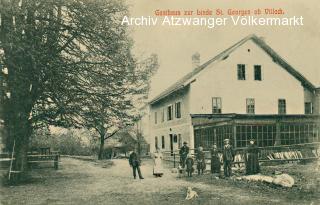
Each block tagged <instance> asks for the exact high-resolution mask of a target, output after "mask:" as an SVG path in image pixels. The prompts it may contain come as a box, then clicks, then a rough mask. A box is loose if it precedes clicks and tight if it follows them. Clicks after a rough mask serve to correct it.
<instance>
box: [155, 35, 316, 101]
mask: <svg viewBox="0 0 320 205" xmlns="http://www.w3.org/2000/svg"><path fill="white" fill-rule="evenodd" d="M249 40H252V41H253V42H254V43H255V44H256V45H258V46H259V47H260V48H262V49H263V50H264V51H265V52H266V53H267V54H268V55H269V56H270V57H271V58H272V59H273V61H274V62H275V63H277V64H279V65H280V66H281V67H282V68H284V69H285V70H286V71H288V72H289V73H290V74H291V75H292V76H293V77H295V78H296V79H297V80H299V81H300V82H301V84H302V85H303V86H305V87H307V88H308V89H310V90H314V89H315V86H314V85H313V84H312V83H311V82H310V81H309V80H307V79H306V78H305V77H304V76H303V75H302V74H301V73H299V72H298V71H297V70H295V69H294V68H293V67H292V66H291V65H289V64H288V63H287V62H286V61H285V60H284V59H283V58H281V57H280V56H279V55H278V54H277V53H276V52H275V51H274V50H273V49H272V48H271V47H270V46H268V45H267V44H266V43H265V42H264V41H263V40H262V39H261V38H259V37H257V36H256V35H254V34H252V35H249V36H247V37H245V38H243V39H242V40H240V41H239V42H237V43H236V44H234V45H233V46H231V47H230V48H228V49H226V50H224V51H223V52H221V53H220V54H218V55H217V56H215V57H213V58H212V59H210V60H209V61H207V62H206V63H204V64H202V65H201V66H199V67H197V68H195V69H194V70H193V71H191V72H190V73H188V74H187V75H185V76H184V77H182V78H181V79H180V80H178V81H177V82H176V83H174V84H173V85H171V86H170V87H169V88H167V89H166V90H164V91H163V92H162V93H160V94H159V95H157V96H156V97H155V98H153V99H152V100H151V101H150V102H149V103H150V104H154V103H156V102H158V101H159V100H161V99H163V98H165V97H167V96H168V95H170V94H172V93H174V92H175V91H177V90H180V89H181V88H183V87H185V86H187V85H189V84H190V83H191V82H192V79H193V78H194V77H195V76H196V75H197V74H198V73H200V72H201V71H202V70H204V69H205V68H207V67H208V65H210V64H211V63H213V62H216V61H218V60H221V59H225V58H227V57H228V55H229V54H230V53H232V52H233V51H234V50H235V49H237V48H238V47H240V46H241V45H243V44H244V43H246V42H247V41H249Z"/></svg>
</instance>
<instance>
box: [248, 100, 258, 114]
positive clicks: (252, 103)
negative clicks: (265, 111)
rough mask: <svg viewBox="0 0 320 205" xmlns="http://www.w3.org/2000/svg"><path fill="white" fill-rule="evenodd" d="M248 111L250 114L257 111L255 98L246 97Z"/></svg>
mask: <svg viewBox="0 0 320 205" xmlns="http://www.w3.org/2000/svg"><path fill="white" fill-rule="evenodd" d="M246 113H247V114H250V115H254V114H255V113H256V102H255V99H254V98H246Z"/></svg>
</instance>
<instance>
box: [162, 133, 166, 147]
mask: <svg viewBox="0 0 320 205" xmlns="http://www.w3.org/2000/svg"><path fill="white" fill-rule="evenodd" d="M161 148H162V149H165V148H166V142H165V138H164V136H163V135H162V136H161Z"/></svg>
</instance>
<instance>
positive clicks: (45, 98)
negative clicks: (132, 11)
mask: <svg viewBox="0 0 320 205" xmlns="http://www.w3.org/2000/svg"><path fill="white" fill-rule="evenodd" d="M127 13H128V12H127V7H126V5H125V4H124V3H123V1H118V0H87V1H82V0H65V1H62V0H2V1H0V18H1V19H0V64H1V65H3V66H2V69H1V71H2V72H0V75H1V76H0V79H1V82H0V83H1V92H0V94H1V107H2V106H3V108H4V109H3V110H4V114H3V116H2V118H3V119H4V126H5V127H6V129H7V133H8V135H9V137H8V138H7V139H10V140H11V141H10V140H9V141H8V143H7V147H12V146H11V145H12V142H13V139H15V140H16V148H17V149H16V150H17V153H16V156H17V160H16V165H15V167H16V169H17V170H22V171H23V170H24V169H25V167H26V152H27V149H28V147H27V145H28V144H29V141H30V137H31V134H32V133H33V132H34V131H35V129H37V128H39V127H45V126H48V125H54V126H62V127H87V128H93V129H95V130H96V131H98V132H99V133H100V136H101V139H103V140H104V136H105V133H107V131H106V129H108V128H110V127H113V126H118V125H119V124H125V123H127V121H131V119H133V118H134V112H132V108H133V102H134V101H133V100H134V98H133V95H141V94H143V93H144V92H145V91H146V90H147V87H148V86H144V85H145V81H146V79H147V78H148V76H150V73H152V72H153V70H152V69H150V67H148V66H140V67H137V66H136V61H135V59H134V57H133V56H132V54H131V47H132V40H131V39H130V38H129V37H128V31H127V27H126V26H124V25H121V20H122V16H124V15H127ZM125 119H128V120H125ZM122 121H125V122H122ZM129 123H130V122H129ZM101 142H102V141H101ZM10 143H11V144H10Z"/></svg>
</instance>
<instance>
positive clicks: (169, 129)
mask: <svg viewBox="0 0 320 205" xmlns="http://www.w3.org/2000/svg"><path fill="white" fill-rule="evenodd" d="M175 102H181V118H179V119H177V118H176V117H175V115H174V113H175V110H174V109H173V119H172V120H170V121H168V120H167V107H168V106H169V105H173V107H174V104H175ZM163 110H164V111H165V114H164V121H163V122H162V111H163ZM155 112H157V124H155ZM149 122H150V138H149V140H148V141H150V151H151V152H153V151H154V150H155V137H157V138H158V147H159V148H160V149H162V139H161V138H162V136H164V141H165V148H164V149H162V150H165V151H170V149H171V148H170V134H172V135H177V137H178V136H179V134H180V136H181V140H180V143H183V142H184V141H187V142H188V143H190V126H191V117H190V112H189V86H187V87H186V88H184V89H182V90H180V91H178V92H176V93H175V94H174V95H171V96H169V97H167V98H165V99H163V100H161V101H159V102H157V103H156V104H153V105H150V120H149ZM178 144H179V140H178V141H177V142H175V143H173V150H178V148H179V145H178Z"/></svg>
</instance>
